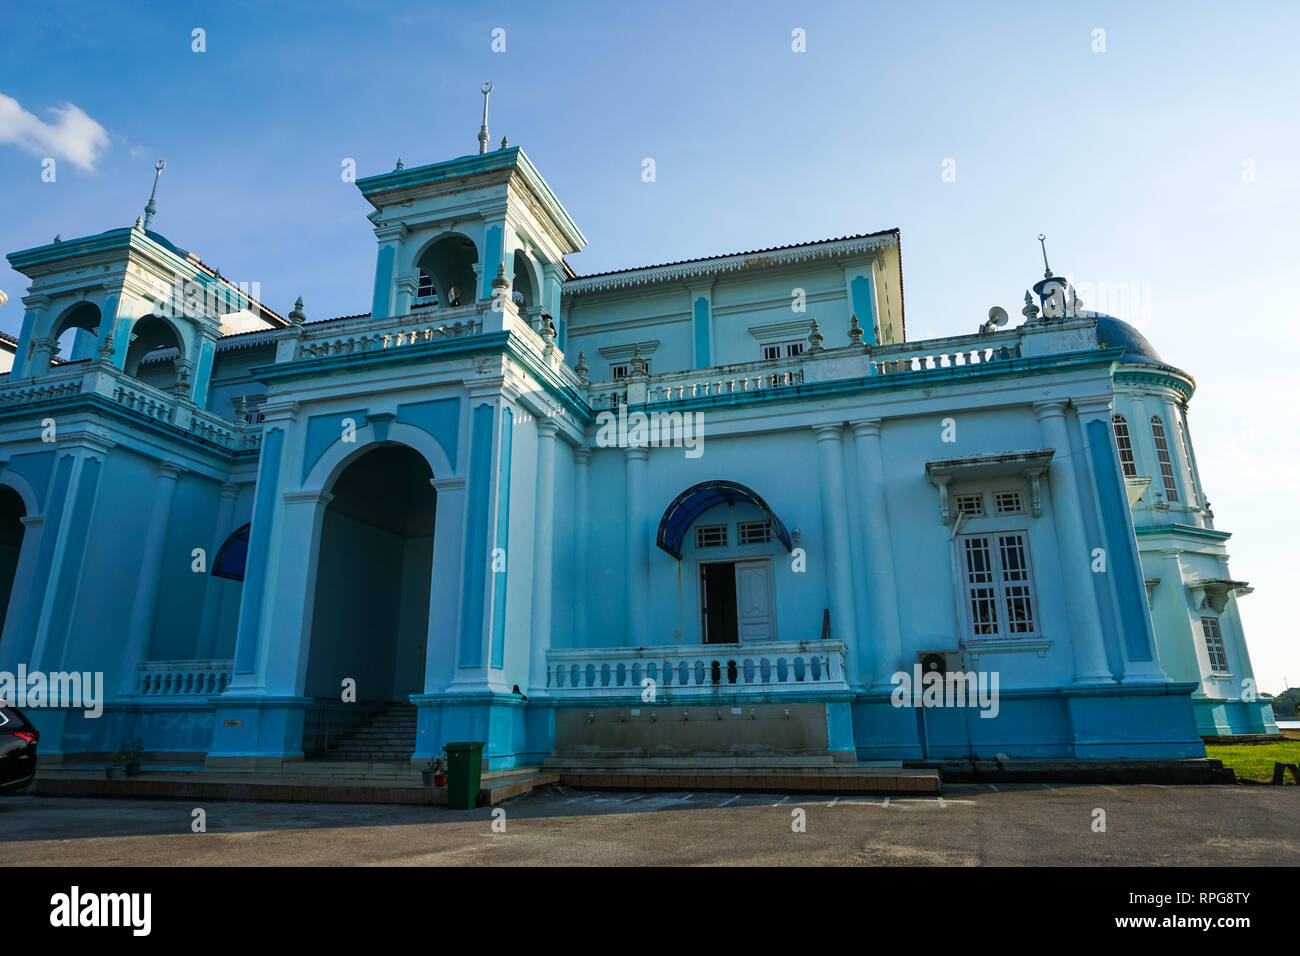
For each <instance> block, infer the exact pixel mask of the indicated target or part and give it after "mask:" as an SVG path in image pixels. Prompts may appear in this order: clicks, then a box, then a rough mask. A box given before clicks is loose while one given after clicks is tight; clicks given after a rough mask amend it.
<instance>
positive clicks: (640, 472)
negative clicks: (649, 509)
mask: <svg viewBox="0 0 1300 956" xmlns="http://www.w3.org/2000/svg"><path fill="white" fill-rule="evenodd" d="M624 455H625V457H626V460H627V555H626V559H625V561H624V566H625V567H626V568H627V597H626V601H627V606H626V611H627V642H628V644H629V645H630V646H632V647H645V646H646V645H647V644H649V643H650V641H649V639H648V635H649V630H648V628H649V619H648V616H647V605H648V603H649V600H650V582H649V574H648V569H649V554H648V553H647V548H648V547H649V542H648V541H647V540H646V534H645V512H644V509H645V473H646V461H647V459H648V458H649V457H650V451H649V449H646V448H628V449H626V450H625V452H624Z"/></svg>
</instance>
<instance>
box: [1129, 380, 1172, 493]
mask: <svg viewBox="0 0 1300 956" xmlns="http://www.w3.org/2000/svg"><path fill="white" fill-rule="evenodd" d="M1147 395H1148V393H1146V392H1131V393H1129V401H1130V403H1131V405H1132V408H1133V415H1132V417H1131V418H1129V420H1128V433H1129V438H1130V440H1131V441H1132V442H1133V458H1134V461H1135V462H1136V464H1137V471H1138V474H1139V475H1140V476H1142V477H1143V478H1148V477H1149V478H1150V479H1151V484H1150V485H1148V486H1147V490H1146V491H1145V492H1144V493H1143V496H1142V497H1143V501H1144V502H1145V503H1146V504H1148V505H1156V504H1157V503H1158V504H1160V505H1164V503H1165V483H1164V481H1163V480H1162V479H1161V477H1160V460H1159V459H1158V458H1157V457H1156V442H1155V439H1154V438H1153V437H1152V436H1151V406H1149V405H1148V404H1147V403H1146V398H1147Z"/></svg>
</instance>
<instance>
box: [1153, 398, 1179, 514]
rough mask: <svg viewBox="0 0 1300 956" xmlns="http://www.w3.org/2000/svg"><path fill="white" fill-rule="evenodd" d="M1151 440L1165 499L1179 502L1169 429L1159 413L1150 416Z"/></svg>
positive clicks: (1174, 502) (1175, 502)
mask: <svg viewBox="0 0 1300 956" xmlns="http://www.w3.org/2000/svg"><path fill="white" fill-rule="evenodd" d="M1151 440H1152V441H1154V442H1155V445H1156V461H1157V462H1158V463H1159V464H1160V481H1161V483H1162V484H1163V485H1164V488H1165V501H1168V502H1171V503H1172V504H1181V503H1182V499H1181V498H1180V497H1179V495H1178V479H1177V477H1176V476H1175V475H1174V458H1173V455H1172V454H1171V450H1172V449H1171V448H1170V446H1169V429H1167V428H1165V422H1164V419H1162V418H1161V417H1160V416H1159V415H1152V416H1151Z"/></svg>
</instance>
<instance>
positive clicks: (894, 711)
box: [853, 683, 1205, 760]
mask: <svg viewBox="0 0 1300 956" xmlns="http://www.w3.org/2000/svg"><path fill="white" fill-rule="evenodd" d="M1196 686H1197V685H1195V684H1169V683H1160V684H1127V685H1125V684H1116V685H1104V686H1099V687H1078V688H1074V687H1067V688H1047V689H1042V690H1010V691H1002V692H1000V693H999V694H998V696H997V701H996V705H990V706H988V707H985V708H980V707H969V706H968V707H957V708H951V707H950V708H944V707H924V706H922V707H914V706H910V705H909V706H902V707H899V706H897V705H896V703H895V699H894V697H893V696H892V695H891V694H890V693H889V692H888V691H877V692H873V693H870V694H864V695H861V696H860V697H858V699H857V700H856V701H855V702H854V703H853V730H854V742H855V745H856V752H857V756H858V759H859V760H947V759H982V760H994V759H997V758H998V757H999V756H1003V757H1013V758H1052V757H1057V758H1081V759H1130V758H1131V759H1140V758H1147V759H1180V758H1186V757H1204V756H1205V747H1204V745H1203V744H1202V743H1201V740H1200V736H1199V734H1198V733H1197V728H1196V721H1195V718H1194V715H1193V711H1192V707H1191V700H1190V695H1191V693H1192V691H1193V690H1194V689H1195V688H1196ZM985 715H987V716H985Z"/></svg>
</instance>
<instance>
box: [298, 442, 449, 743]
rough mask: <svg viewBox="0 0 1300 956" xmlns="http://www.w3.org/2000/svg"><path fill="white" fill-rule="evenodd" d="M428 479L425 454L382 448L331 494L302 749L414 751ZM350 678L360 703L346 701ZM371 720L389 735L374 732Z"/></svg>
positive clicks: (424, 616) (432, 504)
mask: <svg viewBox="0 0 1300 956" xmlns="http://www.w3.org/2000/svg"><path fill="white" fill-rule="evenodd" d="M431 478H433V472H432V470H431V469H430V467H429V464H428V462H427V461H425V459H424V457H423V456H422V455H420V454H419V453H418V452H416V451H415V450H414V449H412V448H410V447H408V446H406V445H398V444H388V445H379V446H376V447H374V448H373V449H371V450H369V451H367V452H364V453H363V454H362V455H360V456H359V457H358V458H356V459H354V460H353V461H352V462H351V463H350V464H348V466H347V467H346V468H345V469H344V470H343V472H342V473H341V474H340V475H339V476H338V478H337V480H336V481H335V482H334V485H333V487H332V488H330V489H329V492H330V494H331V495H332V496H333V497H332V499H331V500H330V503H329V504H328V505H327V506H326V508H325V512H324V515H323V517H322V522H321V531H320V546H319V548H318V550H317V557H316V562H317V564H316V590H315V594H314V595H313V601H314V607H313V612H312V617H311V620H312V627H311V644H310V649H309V651H308V661H307V678H306V686H305V693H306V695H307V696H308V697H313V698H316V699H317V702H318V706H317V708H316V712H315V714H314V717H315V719H314V720H309V721H308V724H307V728H306V736H305V738H304V750H306V751H307V752H308V753H312V752H315V754H316V755H320V756H326V757H337V758H339V759H350V760H359V759H369V760H385V759H402V757H403V754H402V753H401V752H400V751H402V750H404V751H405V756H406V757H409V756H410V753H411V751H412V750H413V748H414V744H415V739H414V707H412V706H411V705H410V704H409V702H408V700H407V695H408V694H412V693H418V692H419V691H421V690H423V689H424V666H425V645H426V642H427V640H428V629H429V583H430V579H431V577H432V574H433V531H434V517H435V513H436V506H437V492H435V491H434V489H433V487H432V486H431V485H430V483H429V482H430V479H431ZM348 680H351V681H354V682H355V690H356V703H347V702H345V701H344V700H343V699H342V698H343V693H344V689H345V687H344V682H345V681H348ZM375 714H381V715H382V724H381V729H383V730H384V731H385V733H374V732H372V731H373V730H374V729H375V726H374V725H375V721H376V720H378V719H379V718H374V719H371V718H373V717H374V715H375ZM362 718H366V720H365V722H362V723H360V725H359V721H362ZM408 730H409V734H410V739H409V740H407V739H404V738H405V736H406V734H407V732H408Z"/></svg>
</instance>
